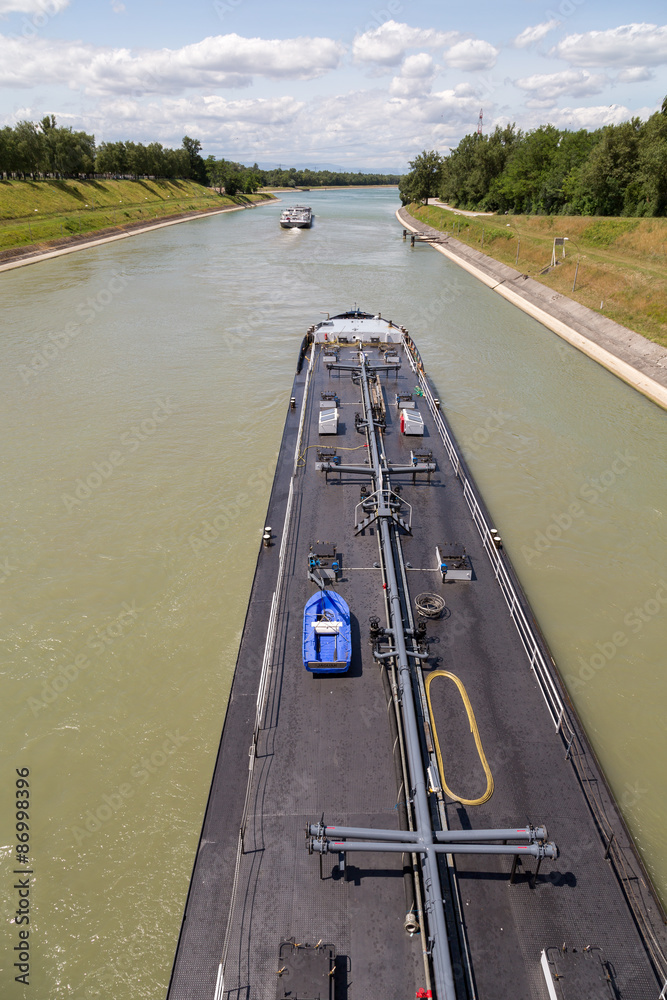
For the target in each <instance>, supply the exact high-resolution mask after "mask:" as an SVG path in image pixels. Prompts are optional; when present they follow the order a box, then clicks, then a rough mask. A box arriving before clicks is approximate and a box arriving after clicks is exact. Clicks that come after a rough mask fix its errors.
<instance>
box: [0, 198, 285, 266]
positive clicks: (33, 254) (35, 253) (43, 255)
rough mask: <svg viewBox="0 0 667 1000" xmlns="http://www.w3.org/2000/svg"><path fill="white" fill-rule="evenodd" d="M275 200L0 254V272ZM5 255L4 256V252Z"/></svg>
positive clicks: (104, 230) (194, 214)
mask: <svg viewBox="0 0 667 1000" xmlns="http://www.w3.org/2000/svg"><path fill="white" fill-rule="evenodd" d="M275 201H276V199H275V198H268V199H266V201H255V202H252V204H248V205H227V206H225V208H213V209H206V210H204V211H203V212H184V213H181V214H179V215H178V216H172V217H171V218H166V219H163V220H162V221H161V222H153V223H151V224H150V225H146V224H144V223H141V222H140V223H136V222H135V223H132V224H131V225H129V226H128V227H127V228H126V229H123V230H119V229H103V230H100V231H99V232H98V233H97V234H95V233H87V234H86V235H85V236H73V237H68V238H65V239H64V240H57V241H54V242H53V243H52V244H51V246H50V248H46V249H45V248H43V247H35V246H31V247H22V248H18V249H17V252H16V253H12V255H11V257H10V258H9V259H5V260H3V259H2V256H3V255H2V254H0V271H12V270H13V269H14V268H16V267H25V266H26V264H37V263H38V262H39V261H41V260H51V258H53V257H62V256H63V254H66V253H75V252H76V251H77V250H89V249H90V248H91V247H96V246H100V245H101V244H103V243H114V242H115V241H116V240H126V239H128V238H129V237H130V236H140V235H141V233H150V232H152V230H154V229H164V228H165V227H166V226H178V225H179V224H180V223H181V222H192V221H193V219H205V218H208V217H209V216H211V215H222V214H223V212H241V211H243V210H244V209H246V208H257V207H258V206H261V205H271V204H273V203H274V202H275ZM5 253H7V252H6V251H5Z"/></svg>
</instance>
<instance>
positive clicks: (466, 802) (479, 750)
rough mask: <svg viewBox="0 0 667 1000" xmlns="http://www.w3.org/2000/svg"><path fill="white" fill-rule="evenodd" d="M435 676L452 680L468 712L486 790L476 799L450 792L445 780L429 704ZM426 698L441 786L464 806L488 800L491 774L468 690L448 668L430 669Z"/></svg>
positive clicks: (491, 788)
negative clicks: (484, 776) (484, 777)
mask: <svg viewBox="0 0 667 1000" xmlns="http://www.w3.org/2000/svg"><path fill="white" fill-rule="evenodd" d="M436 677H447V678H448V679H449V680H451V681H454V683H455V684H456V686H457V688H458V689H459V693H460V695H461V698H462V700H463V704H464V705H465V710H466V712H467V713H468V722H469V723H470V732H471V733H472V734H473V736H474V738H475V746H476V747H477V753H478V755H479V759H480V763H481V765H482V767H483V768H484V774H485V775H486V791H485V792H484V794H483V795H482V796H481V797H480V798H478V799H464V798H463V796H462V795H457V794H456V793H455V792H452V791H451V789H450V788H449V787H448V785H447V782H446V780H445V768H444V765H443V763H442V754H441V753H440V741H439V740H438V730H437V727H436V724H435V719H434V718H433V707H432V705H431V694H430V688H431V682H432V681H433V680H434V679H435V678H436ZM426 700H427V702H428V713H429V716H430V718H431V731H432V733H433V741H434V743H435V753H436V757H437V759H438V770H439V771H440V781H441V782H442V787H443V788H444V790H445V792H446V793H447V795H449V797H450V798H451V799H454V801H455V802H461V803H462V804H463V805H464V806H481V805H483V804H484V803H485V802H488V801H489V799H490V798H491V796H492V795H493V788H494V785H493V775H492V774H491V768H490V767H489V765H488V762H487V759H486V757H485V755H484V748H483V747H482V740H481V738H480V735H479V729H478V728H477V722H476V720H475V713H474V712H473V710H472V705H471V704H470V698H469V697H468V692H467V691H466V689H465V688H464V686H463V684H462V682H461V681H460V680H459V678H458V677H457V676H456V674H451V673H450V672H449V671H448V670H432V671H431V673H430V674H428V676H427V677H426Z"/></svg>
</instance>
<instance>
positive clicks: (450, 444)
mask: <svg viewBox="0 0 667 1000" xmlns="http://www.w3.org/2000/svg"><path fill="white" fill-rule="evenodd" d="M403 347H404V349H405V353H406V356H407V358H408V361H409V364H410V367H411V368H412V371H413V372H414V373H415V374H416V375H417V378H418V380H419V385H420V386H421V389H422V391H423V393H424V398H425V399H426V402H427V403H428V408H429V410H430V412H431V415H432V417H433V419H434V421H435V426H436V428H437V430H438V433H439V435H440V437H441V439H442V443H443V444H444V446H445V451H446V452H447V456H448V458H449V460H450V462H451V463H452V467H453V469H454V472H455V474H456V476H457V478H458V479H459V480H460V481H461V484H462V486H463V497H464V499H465V501H466V503H467V505H468V507H469V509H470V513H471V514H472V519H473V521H474V523H475V525H476V526H477V530H478V531H479V533H480V536H481V539H482V545H483V546H484V549H485V551H486V554H487V555H488V557H489V560H490V562H491V565H492V567H493V569H494V573H495V577H496V580H497V581H498V584H499V586H500V589H501V592H502V594H503V597H504V598H505V602H506V604H507V607H508V609H509V613H510V618H511V619H512V621H513V622H514V624H515V626H516V629H517V631H518V633H519V638H520V639H521V643H522V645H523V648H524V650H525V651H526V655H527V656H528V660H529V663H530V666H531V669H532V671H533V673H534V674H535V677H536V679H537V682H538V684H539V685H540V691H541V692H542V697H543V698H544V701H545V703H546V706H547V709H548V711H549V714H550V716H551V719H552V721H553V723H554V726H555V727H556V732H558V731H559V730H561V731H562V732H563V735H565V729H567V730H568V736H572V737H573V736H574V731H573V730H572V727H571V726H570V722H569V719H568V716H567V713H566V710H565V705H564V704H563V701H562V699H561V697H560V693H559V690H558V687H557V685H556V682H555V681H554V678H553V676H552V673H551V671H550V670H549V667H548V666H547V663H546V660H545V658H544V655H543V653H542V649H541V647H540V644H539V642H538V640H537V636H536V635H535V631H534V629H533V627H532V625H531V623H530V622H529V620H528V619H527V617H526V615H525V612H524V610H523V607H522V605H521V601H520V598H519V594H518V592H517V590H516V587H515V586H514V582H513V581H512V579H511V577H510V575H509V573H508V571H507V567H506V566H505V563H504V562H503V560H502V559H501V558H500V555H499V552H498V548H497V545H496V542H495V540H494V537H493V535H492V534H491V529H490V528H489V525H488V522H487V520H486V517H485V516H484V512H483V510H482V508H481V505H480V503H479V500H478V498H477V490H476V488H475V486H474V484H473V483H472V482H471V480H470V479H468V477H467V476H466V474H465V472H464V471H463V469H462V468H461V461H460V456H459V454H458V450H457V448H456V445H455V444H454V441H453V440H452V438H451V435H450V434H449V432H448V430H447V427H446V425H445V422H444V420H443V419H442V416H441V414H440V413H439V412H438V408H437V406H436V404H435V399H434V397H433V393H432V392H431V387H430V386H429V384H428V381H427V380H426V376H425V375H424V370H423V367H422V365H421V364H418V363H417V361H416V360H415V358H414V357H413V356H412V351H411V349H410V347H409V346H408V344H407V342H406V340H405V335H404V337H403Z"/></svg>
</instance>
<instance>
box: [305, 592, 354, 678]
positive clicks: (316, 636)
mask: <svg viewBox="0 0 667 1000" xmlns="http://www.w3.org/2000/svg"><path fill="white" fill-rule="evenodd" d="M351 659H352V640H351V635H350V609H349V608H348V606H347V604H346V602H345V599H344V598H343V597H341V596H340V594H337V593H336V592H335V591H334V590H318V592H317V593H316V594H313V596H312V597H310V598H309V599H308V601H307V603H306V607H305V610H304V613H303V665H304V667H305V668H306V670H309V671H310V672H311V673H314V674H344V673H345V672H346V671H347V670H349V668H350V660H351Z"/></svg>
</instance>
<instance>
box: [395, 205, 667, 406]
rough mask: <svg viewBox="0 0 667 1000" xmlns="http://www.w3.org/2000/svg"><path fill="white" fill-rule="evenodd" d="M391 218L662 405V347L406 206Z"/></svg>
mask: <svg viewBox="0 0 667 1000" xmlns="http://www.w3.org/2000/svg"><path fill="white" fill-rule="evenodd" d="M396 218H397V219H398V221H399V222H400V223H401V224H402V225H403V226H404V227H405V228H406V229H408V230H409V231H410V232H412V233H418V234H420V235H421V236H425V237H428V239H429V240H433V241H436V240H437V242H433V243H432V245H433V246H434V247H435V249H436V250H438V251H439V252H440V253H442V254H444V255H445V257H447V258H449V260H452V261H454V262H455V263H456V264H458V265H459V266H460V267H462V268H464V269H465V270H466V271H468V273H469V274H472V275H473V276H474V277H475V278H478V279H479V280H480V281H482V282H483V283H484V284H485V285H486V286H487V287H488V288H490V289H491V290H492V291H494V292H498V294H499V295H502V296H503V298H505V299H507V300H508V302H511V303H512V304H513V305H515V306H518V307H519V309H522V310H523V311H524V312H525V313H528V315H529V316H532V317H533V318H534V319H536V320H538V321H539V322H540V323H542V324H543V325H544V326H546V327H547V328H548V329H549V330H552V331H553V332H554V333H556V334H558V336H559V337H562V338H563V339H564V340H566V341H567V342H568V343H569V344H572V346H573V347H576V348H577V349H578V350H580V351H582V352H583V353H584V354H586V355H588V357H589V358H592V359H593V360H594V361H597V362H598V363H599V364H601V365H603V367H605V368H606V369H607V370H608V371H611V372H613V374H614V375H617V376H618V377H619V378H621V379H623V381H624V382H627V383H628V384H629V385H631V386H633V387H634V388H635V389H638V390H639V392H641V393H643V394H644V395H645V396H647V397H648V398H649V399H651V400H652V401H653V402H654V403H657V404H658V405H659V406H662V407H663V408H665V409H667V352H666V351H665V349H664V347H661V346H660V345H659V344H654V343H652V341H650V340H647V339H646V337H642V336H641V334H639V333H635V332H634V331H633V330H629V329H628V328H627V327H624V326H621V325H620V324H619V323H615V322H614V321H613V320H610V319H607V318H606V317H605V316H600V315H598V314H597V313H595V312H593V311H592V310H591V309H588V308H587V307H586V306H582V305H580V304H579V303H578V302H574V301H573V300H572V299H568V298H567V296H565V295H560V294H559V293H558V292H554V291H553V290H552V289H550V288H547V287H546V286H544V285H541V284H540V283H539V282H538V281H535V280H534V279H533V278H529V277H528V275H527V274H522V273H521V272H520V271H516V270H515V269H514V268H512V267H509V266H508V265H507V264H502V263H500V262H499V261H497V260H494V259H493V258H492V257H488V256H487V255H486V254H483V253H481V252H480V251H479V250H473V249H471V248H470V247H468V246H466V244H465V243H462V242H461V241H460V240H456V239H454V238H453V237H451V236H447V235H446V234H444V233H442V232H440V231H439V230H437V229H433V227H432V226H428V225H426V224H425V223H423V222H419V221H418V220H417V219H414V218H413V217H412V216H411V215H410V213H409V212H408V210H407V209H406V208H400V209H398V211H397V212H396Z"/></svg>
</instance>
